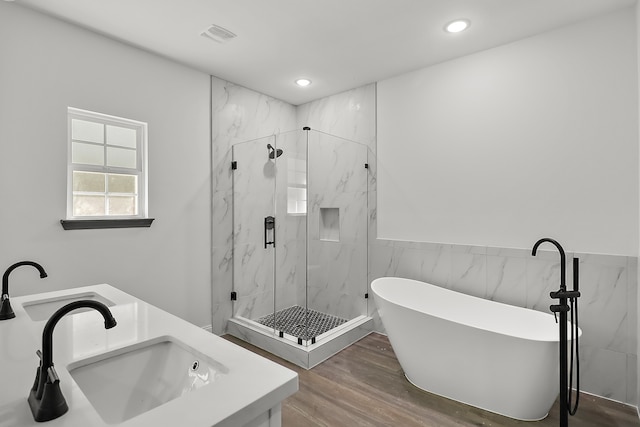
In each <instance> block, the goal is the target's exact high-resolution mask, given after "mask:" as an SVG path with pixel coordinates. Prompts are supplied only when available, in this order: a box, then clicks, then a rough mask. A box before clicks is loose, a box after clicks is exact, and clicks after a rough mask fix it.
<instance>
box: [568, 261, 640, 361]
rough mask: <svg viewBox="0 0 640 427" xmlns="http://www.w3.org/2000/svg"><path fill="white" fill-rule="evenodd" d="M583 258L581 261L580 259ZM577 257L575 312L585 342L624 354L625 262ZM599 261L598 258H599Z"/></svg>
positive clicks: (625, 332) (625, 319)
mask: <svg viewBox="0 0 640 427" xmlns="http://www.w3.org/2000/svg"><path fill="white" fill-rule="evenodd" d="M583 259H584V260H585V261H582V260H583ZM589 261H590V260H589V258H587V257H584V258H581V262H580V292H581V296H580V298H579V300H578V305H579V308H578V311H579V320H580V327H581V328H582V330H583V332H584V335H583V342H584V343H585V345H590V346H597V347H599V348H603V349H609V350H613V351H619V352H624V353H627V352H629V351H630V349H629V348H628V329H627V325H628V313H627V297H628V295H627V271H626V264H625V265H624V266H621V264H620V263H618V262H617V260H616V262H614V263H613V264H609V265H604V264H603V263H600V262H594V261H593V260H591V262H589ZM600 261H602V260H600Z"/></svg>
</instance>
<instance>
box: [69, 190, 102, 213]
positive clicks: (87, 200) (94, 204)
mask: <svg viewBox="0 0 640 427" xmlns="http://www.w3.org/2000/svg"><path fill="white" fill-rule="evenodd" d="M104 199H105V198H104V196H76V195H74V196H73V215H74V216H95V215H104Z"/></svg>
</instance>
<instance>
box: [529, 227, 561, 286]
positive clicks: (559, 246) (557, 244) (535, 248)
mask: <svg viewBox="0 0 640 427" xmlns="http://www.w3.org/2000/svg"><path fill="white" fill-rule="evenodd" d="M544 242H549V243H551V244H553V245H554V246H555V247H556V248H558V252H560V289H567V283H566V275H565V271H566V269H567V260H566V255H565V253H564V249H562V245H561V244H560V243H558V242H557V241H556V240H553V239H550V238H548V237H545V238H543V239H540V240H538V241H537V242H536V243H535V245H533V249H532V250H531V255H533V256H536V252H537V251H538V246H540V245H541V244H542V243H544Z"/></svg>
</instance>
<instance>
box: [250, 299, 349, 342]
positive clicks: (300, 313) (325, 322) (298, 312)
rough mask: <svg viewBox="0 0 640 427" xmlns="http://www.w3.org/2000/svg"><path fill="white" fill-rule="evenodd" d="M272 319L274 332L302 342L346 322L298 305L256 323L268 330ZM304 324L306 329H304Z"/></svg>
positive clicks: (262, 318) (271, 326) (271, 324)
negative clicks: (299, 339)
mask: <svg viewBox="0 0 640 427" xmlns="http://www.w3.org/2000/svg"><path fill="white" fill-rule="evenodd" d="M274 319H275V321H276V322H277V325H276V328H275V329H276V330H277V331H282V332H284V333H285V334H289V335H293V336H295V337H297V338H302V339H303V340H310V339H311V338H314V337H317V336H318V335H321V334H324V333H325V332H327V331H328V330H330V329H333V328H335V327H336V326H340V325H342V324H343V323H346V322H347V319H342V318H340V317H336V316H332V315H330V314H326V313H322V312H320V311H316V310H311V309H306V310H305V308H304V307H301V306H299V305H294V306H292V307H288V308H285V309H284V310H280V311H277V312H276V313H275V316H274V315H273V314H269V315H267V316H264V317H261V318H260V319H258V320H257V322H258V323H260V324H262V325H265V326H267V327H269V328H273V327H274ZM305 324H306V325H307V327H306V328H305Z"/></svg>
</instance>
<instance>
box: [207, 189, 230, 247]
mask: <svg viewBox="0 0 640 427" xmlns="http://www.w3.org/2000/svg"><path fill="white" fill-rule="evenodd" d="M213 206H214V208H213V211H212V224H213V225H214V226H213V240H212V246H214V247H216V246H217V247H229V248H230V247H231V245H232V243H233V194H232V192H231V188H229V189H228V190H225V191H218V192H215V193H213Z"/></svg>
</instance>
